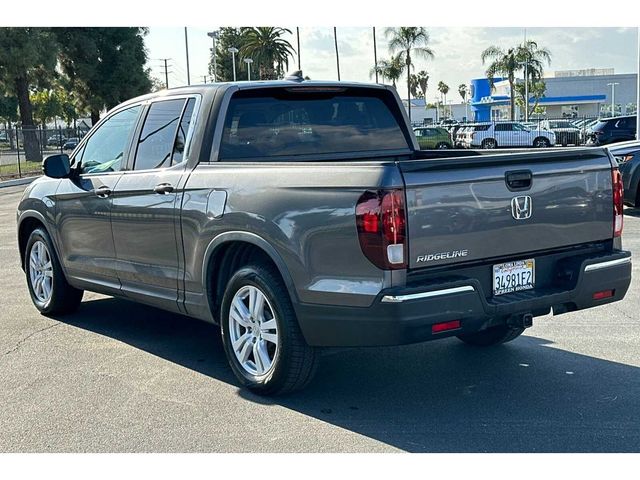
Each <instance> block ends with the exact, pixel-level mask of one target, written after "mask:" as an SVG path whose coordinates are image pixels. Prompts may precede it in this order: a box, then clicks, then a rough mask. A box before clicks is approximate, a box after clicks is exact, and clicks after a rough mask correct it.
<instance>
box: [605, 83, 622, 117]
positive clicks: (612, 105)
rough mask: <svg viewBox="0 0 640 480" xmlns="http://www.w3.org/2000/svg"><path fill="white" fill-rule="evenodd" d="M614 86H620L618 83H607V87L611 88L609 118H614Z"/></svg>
mask: <svg viewBox="0 0 640 480" xmlns="http://www.w3.org/2000/svg"><path fill="white" fill-rule="evenodd" d="M616 85H620V83H618V82H612V83H607V86H608V87H611V116H612V117H615V116H616Z"/></svg>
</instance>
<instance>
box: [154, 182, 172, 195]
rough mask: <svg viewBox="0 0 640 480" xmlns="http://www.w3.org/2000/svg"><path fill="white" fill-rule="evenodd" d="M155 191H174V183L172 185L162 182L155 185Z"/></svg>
mask: <svg viewBox="0 0 640 480" xmlns="http://www.w3.org/2000/svg"><path fill="white" fill-rule="evenodd" d="M153 191H154V192H156V193H159V194H160V195H164V194H165V193H171V192H173V185H171V184H170V183H160V184H158V185H156V186H155V187H153Z"/></svg>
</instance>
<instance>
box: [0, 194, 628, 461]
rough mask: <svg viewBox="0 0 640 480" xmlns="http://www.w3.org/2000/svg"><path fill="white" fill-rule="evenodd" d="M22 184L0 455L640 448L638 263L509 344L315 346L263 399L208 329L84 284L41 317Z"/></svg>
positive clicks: (6, 333) (3, 347) (1, 349)
mask: <svg viewBox="0 0 640 480" xmlns="http://www.w3.org/2000/svg"><path fill="white" fill-rule="evenodd" d="M23 188H24V187H10V188H5V189H2V190H0V272H1V273H2V275H0V298H1V308H0V318H1V323H0V325H1V326H0V385H1V387H0V432H1V433H0V451H2V452H61V451H63V452H86V451H90V452H104V451H107V452H125V451H131V452H139V451H161V452H186V451H189V452H190V451H209V452H229V451H233V452H248V451H255V452H281V451H286V452H297V451H312V452H318V451H319V452H342V451H344V452H353V451H358V452H380V451H411V452H513V451H515V452H612V451H621V452H629V451H632V452H638V451H640V421H639V420H638V412H640V353H639V352H640V333H639V331H640V300H639V295H638V293H640V292H639V290H640V288H639V285H640V284H639V280H638V279H639V278H640V272H639V271H638V266H637V265H638V264H637V263H636V266H634V275H635V279H634V281H633V284H632V287H631V289H630V291H629V293H628V294H627V297H626V299H625V300H624V301H622V302H620V303H617V304H614V305H609V306H606V307H601V308H597V309H592V310H590V311H584V312H577V313H572V314H567V315H563V316H559V317H556V318H553V317H550V316H548V317H542V318H538V319H536V320H535V322H534V326H533V327H532V328H530V329H529V330H527V333H526V335H524V336H523V337H521V338H520V339H518V340H516V341H514V342H512V343H510V344H508V345H503V346H501V347H497V348H494V349H486V350H482V349H475V348H470V347H467V346H465V345H463V344H462V343H460V342H458V341H457V340H456V339H447V340H443V341H439V342H432V343H426V344H420V345H411V346H406V347H397V348H396V347H394V348H369V349H351V350H346V349H345V350H335V351H329V352H326V353H325V354H324V356H323V358H322V362H321V365H320V368H319V371H318V375H317V376H316V378H315V380H314V381H313V383H312V384H311V385H310V386H309V388H308V389H307V390H305V391H303V392H300V393H296V394H294V395H290V396H287V397H284V398H276V399H261V398H259V397H257V396H255V395H252V394H250V393H247V392H246V391H244V390H240V389H239V388H238V387H237V385H236V383H235V380H234V378H233V375H232V373H231V371H230V369H229V368H228V366H227V364H226V361H225V358H224V354H223V351H222V347H221V342H220V340H219V336H218V330H217V329H216V328H215V327H214V326H210V325H207V324H204V323H200V322H197V321H194V320H190V319H188V318H185V317H181V316H178V315H173V314H169V313H164V312H162V311H160V310H156V309H153V308H150V307H146V306H141V305H136V304H133V303H129V302H127V301H124V300H119V299H113V298H110V297H105V296H100V295H95V294H86V295H85V301H84V303H83V304H82V306H81V307H80V310H79V311H78V312H77V313H76V314H74V315H71V316H67V317H61V318H57V319H51V318H47V317H43V316H41V315H39V314H38V313H37V311H36V310H35V308H34V307H33V306H32V305H31V302H30V300H29V297H28V293H27V290H26V286H25V282H24V275H23V273H22V271H21V269H20V267H19V265H18V263H19V262H18V252H17V250H16V235H15V213H14V212H15V207H16V204H17V203H18V201H19V198H20V195H21V192H22V189H23ZM627 213H628V214H629V215H628V216H627V217H626V219H625V221H626V225H625V246H626V247H627V248H630V249H631V250H633V251H634V252H640V213H638V212H634V211H627Z"/></svg>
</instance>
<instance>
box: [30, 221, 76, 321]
mask: <svg viewBox="0 0 640 480" xmlns="http://www.w3.org/2000/svg"><path fill="white" fill-rule="evenodd" d="M24 271H25V273H26V276H27V286H28V288H29V294H30V295H31V301H32V302H33V304H34V305H35V307H36V308H37V309H38V310H40V313H42V314H43V315H58V314H65V313H72V312H74V311H75V310H77V308H78V306H79V305H80V302H81V301H82V295H83V293H84V291H83V290H79V289H77V288H74V287H72V286H71V285H69V283H68V282H67V279H66V278H65V276H64V272H63V271H62V267H61V265H60V261H59V260H58V255H57V254H56V251H55V249H54V248H53V242H52V241H51V238H50V237H49V234H48V233H47V232H46V230H44V229H43V228H36V229H35V230H33V232H31V235H30V236H29V239H28V240H27V246H26V248H25V255H24Z"/></svg>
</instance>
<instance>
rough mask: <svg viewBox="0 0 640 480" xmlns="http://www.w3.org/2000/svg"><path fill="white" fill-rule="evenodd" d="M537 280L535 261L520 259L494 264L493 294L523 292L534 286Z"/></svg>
mask: <svg viewBox="0 0 640 480" xmlns="http://www.w3.org/2000/svg"><path fill="white" fill-rule="evenodd" d="M535 280H536V271H535V261H534V259H533V258H530V259H529V260H518V261H515V262H507V263H501V264H498V265H494V266H493V294H494V295H503V294H505V293H512V292H521V291H522V290H530V289H532V288H533V287H534V285H535Z"/></svg>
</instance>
